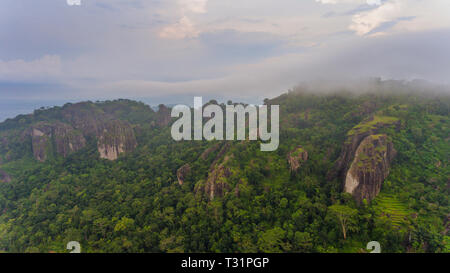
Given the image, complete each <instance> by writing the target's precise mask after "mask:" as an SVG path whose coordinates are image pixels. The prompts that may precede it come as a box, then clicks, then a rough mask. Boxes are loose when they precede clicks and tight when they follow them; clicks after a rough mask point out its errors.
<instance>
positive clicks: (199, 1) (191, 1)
mask: <svg viewBox="0 0 450 273" xmlns="http://www.w3.org/2000/svg"><path fill="white" fill-rule="evenodd" d="M207 3H208V0H179V5H180V6H181V8H182V9H183V11H184V12H193V13H206V4H207Z"/></svg>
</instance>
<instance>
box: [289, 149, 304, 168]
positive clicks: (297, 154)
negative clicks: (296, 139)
mask: <svg viewBox="0 0 450 273" xmlns="http://www.w3.org/2000/svg"><path fill="white" fill-rule="evenodd" d="M287 160H288V163H289V167H290V170H291V173H295V172H297V170H298V169H299V168H300V167H301V165H302V164H303V163H305V162H306V161H307V160H308V152H307V151H306V150H305V149H303V147H302V146H298V147H297V148H295V149H294V150H293V151H291V152H289V154H288V157H287Z"/></svg>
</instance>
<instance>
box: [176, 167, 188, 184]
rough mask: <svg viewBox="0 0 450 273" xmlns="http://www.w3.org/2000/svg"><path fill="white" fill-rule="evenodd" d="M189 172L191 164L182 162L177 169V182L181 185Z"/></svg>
mask: <svg viewBox="0 0 450 273" xmlns="http://www.w3.org/2000/svg"><path fill="white" fill-rule="evenodd" d="M190 173H191V166H190V165H189V164H184V165H183V166H181V167H180V168H179V169H178V170H177V179H178V184H180V185H183V183H184V181H185V179H186V177H187V176H188V175H189V174H190Z"/></svg>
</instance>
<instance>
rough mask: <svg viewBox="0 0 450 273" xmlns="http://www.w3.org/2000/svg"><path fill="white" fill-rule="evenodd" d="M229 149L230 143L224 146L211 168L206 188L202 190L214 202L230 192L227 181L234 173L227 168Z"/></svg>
mask: <svg viewBox="0 0 450 273" xmlns="http://www.w3.org/2000/svg"><path fill="white" fill-rule="evenodd" d="M229 147H230V144H229V142H227V143H225V144H224V145H223V146H222V148H221V150H220V151H219V153H218V154H217V156H216V158H215V160H214V161H213V163H212V164H211V166H210V168H209V175H208V178H207V180H206V183H205V186H204V188H203V189H202V190H203V192H204V193H205V194H206V196H208V198H209V200H213V199H214V198H215V197H223V195H224V194H225V192H226V191H229V190H230V185H229V184H228V183H227V179H228V178H229V177H230V176H231V175H232V172H231V170H230V169H229V168H228V167H227V166H226V164H227V161H228V160H229V159H230V157H229V156H227V155H225V154H226V152H227V151H228V149H229ZM224 155H225V157H224V158H223V161H222V163H220V164H219V161H220V159H221V158H222V156H224Z"/></svg>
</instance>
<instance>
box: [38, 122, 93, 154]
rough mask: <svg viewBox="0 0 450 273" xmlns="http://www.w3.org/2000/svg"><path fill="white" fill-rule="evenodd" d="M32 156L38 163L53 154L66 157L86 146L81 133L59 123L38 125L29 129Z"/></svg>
mask: <svg viewBox="0 0 450 273" xmlns="http://www.w3.org/2000/svg"><path fill="white" fill-rule="evenodd" d="M31 141H32V148H33V155H34V157H35V158H36V160H38V161H41V162H43V161H45V160H46V159H47V158H48V157H49V156H50V155H51V154H53V152H55V153H56V154H57V155H61V156H64V157H66V156H68V155H69V154H70V153H72V152H76V151H78V150H79V149H81V148H83V147H85V146H86V139H85V138H84V136H83V135H82V133H81V132H79V131H77V130H75V129H74V128H73V127H71V126H70V125H68V124H64V123H61V122H54V123H52V124H49V123H39V124H36V125H35V126H33V127H32V128H31Z"/></svg>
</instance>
